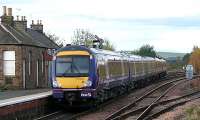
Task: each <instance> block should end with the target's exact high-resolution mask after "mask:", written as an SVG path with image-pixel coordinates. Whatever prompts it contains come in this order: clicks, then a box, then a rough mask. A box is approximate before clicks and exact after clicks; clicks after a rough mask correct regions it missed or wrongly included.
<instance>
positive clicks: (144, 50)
mask: <svg viewBox="0 0 200 120" xmlns="http://www.w3.org/2000/svg"><path fill="white" fill-rule="evenodd" d="M131 53H132V54H136V55H140V56H149V57H156V51H155V50H154V47H153V46H150V45H148V44H147V45H143V46H142V47H140V49H139V50H134V51H132V52H131Z"/></svg>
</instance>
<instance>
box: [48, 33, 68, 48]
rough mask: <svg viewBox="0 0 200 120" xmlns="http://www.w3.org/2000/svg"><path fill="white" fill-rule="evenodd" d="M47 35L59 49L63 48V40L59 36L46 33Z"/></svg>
mask: <svg viewBox="0 0 200 120" xmlns="http://www.w3.org/2000/svg"><path fill="white" fill-rule="evenodd" d="M45 35H46V36H47V37H48V38H49V39H50V40H52V41H53V42H55V43H56V44H57V45H58V46H59V47H63V41H64V40H61V39H60V38H59V37H58V36H56V35H55V34H52V33H49V32H48V33H45Z"/></svg>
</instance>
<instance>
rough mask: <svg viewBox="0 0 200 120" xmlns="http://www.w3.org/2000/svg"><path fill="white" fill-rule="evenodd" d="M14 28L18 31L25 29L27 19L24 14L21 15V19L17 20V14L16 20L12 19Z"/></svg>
mask: <svg viewBox="0 0 200 120" xmlns="http://www.w3.org/2000/svg"><path fill="white" fill-rule="evenodd" d="M14 28H16V29H18V30H20V31H26V29H27V20H26V17H25V16H21V20H19V16H17V20H15V21H14Z"/></svg>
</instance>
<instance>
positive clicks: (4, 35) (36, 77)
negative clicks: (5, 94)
mask: <svg viewBox="0 0 200 120" xmlns="http://www.w3.org/2000/svg"><path fill="white" fill-rule="evenodd" d="M3 11H4V12H3V15H2V16H1V23H0V87H1V86H7V87H9V88H13V89H32V88H44V87H48V86H49V80H48V78H49V67H50V63H51V59H49V58H51V56H50V55H49V54H48V53H52V52H53V51H54V50H55V49H57V48H58V45H57V44H55V43H54V42H53V41H52V40H50V39H49V38H48V37H47V36H46V35H45V34H44V33H43V25H42V23H41V21H38V23H37V24H34V22H32V25H31V28H27V20H26V18H25V17H24V16H23V17H21V20H19V18H18V17H17V20H14V17H13V16H12V9H11V8H8V9H7V8H6V7H5V6H4V7H3Z"/></svg>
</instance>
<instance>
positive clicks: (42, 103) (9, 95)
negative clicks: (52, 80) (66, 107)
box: [0, 89, 52, 120]
mask: <svg viewBox="0 0 200 120" xmlns="http://www.w3.org/2000/svg"><path fill="white" fill-rule="evenodd" d="M51 95H52V91H51V90H50V89H32V90H14V91H4V92H0V120H1V118H3V120H11V119H32V118H34V116H35V115H41V114H43V113H45V112H46V109H47V107H48V104H49V102H50V101H51V100H50V99H51Z"/></svg>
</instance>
